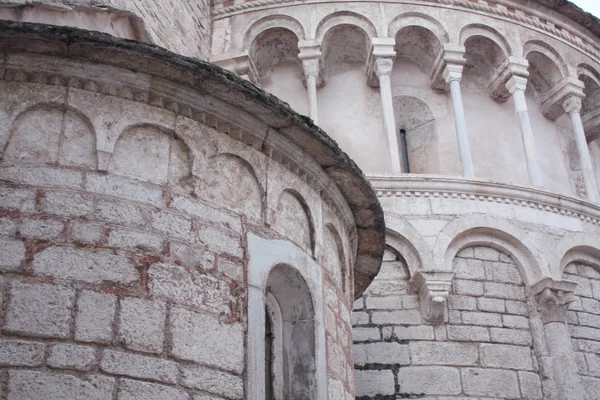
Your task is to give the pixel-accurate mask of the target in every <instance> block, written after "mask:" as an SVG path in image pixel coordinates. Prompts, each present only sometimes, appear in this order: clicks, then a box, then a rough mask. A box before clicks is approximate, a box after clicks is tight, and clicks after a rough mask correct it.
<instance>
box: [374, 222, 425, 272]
mask: <svg viewBox="0 0 600 400" xmlns="http://www.w3.org/2000/svg"><path fill="white" fill-rule="evenodd" d="M413 233H414V232H413ZM417 235H418V233H417ZM412 236H413V237H414V235H412ZM421 240H422V239H421ZM385 243H386V245H387V246H389V247H392V248H393V249H395V250H396V251H397V252H398V254H399V255H400V256H401V257H402V258H403V259H404V261H405V262H406V266H407V268H408V270H409V273H410V276H411V277H412V276H414V275H415V274H416V273H417V272H418V271H420V270H422V269H424V267H423V266H424V265H425V264H424V261H425V262H427V261H428V259H429V257H427V250H426V248H425V246H426V245H425V242H424V241H423V242H421V243H420V240H419V239H417V240H416V243H415V240H414V239H413V240H409V239H408V238H407V237H406V236H405V235H403V234H401V233H399V232H397V231H394V230H392V229H386V232H385ZM417 246H418V247H419V248H417Z"/></svg>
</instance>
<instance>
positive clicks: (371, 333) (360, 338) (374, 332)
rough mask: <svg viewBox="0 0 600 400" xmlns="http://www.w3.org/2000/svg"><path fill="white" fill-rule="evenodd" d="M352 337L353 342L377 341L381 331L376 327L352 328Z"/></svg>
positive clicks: (379, 338)
mask: <svg viewBox="0 0 600 400" xmlns="http://www.w3.org/2000/svg"><path fill="white" fill-rule="evenodd" d="M352 339H353V340H354V341H355V342H371V341H379V340H381V333H380V332H379V329H378V328H354V329H352Z"/></svg>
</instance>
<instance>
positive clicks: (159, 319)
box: [117, 297, 166, 354]
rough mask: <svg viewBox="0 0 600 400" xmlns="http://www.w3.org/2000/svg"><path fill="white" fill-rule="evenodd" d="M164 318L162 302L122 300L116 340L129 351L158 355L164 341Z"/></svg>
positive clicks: (164, 307)
mask: <svg viewBox="0 0 600 400" xmlns="http://www.w3.org/2000/svg"><path fill="white" fill-rule="evenodd" d="M165 316H166V306H165V304H164V303H163V302H159V301H154V300H143V299H138V298H135V297H125V298H122V299H121V309H120V312H119V326H118V332H117V340H118V341H119V343H120V344H122V345H123V346H124V347H126V348H128V349H131V350H137V351H144V352H149V353H156V354H160V353H162V351H163V344H164V341H165V332H164V330H165Z"/></svg>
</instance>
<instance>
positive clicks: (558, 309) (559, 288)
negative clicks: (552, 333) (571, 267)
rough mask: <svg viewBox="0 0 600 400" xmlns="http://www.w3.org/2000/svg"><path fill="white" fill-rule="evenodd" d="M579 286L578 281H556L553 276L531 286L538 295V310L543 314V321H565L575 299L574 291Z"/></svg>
mask: <svg viewBox="0 0 600 400" xmlns="http://www.w3.org/2000/svg"><path fill="white" fill-rule="evenodd" d="M576 287H577V282H572V281H566V280H563V281H555V280H554V279H552V278H544V279H542V280H541V281H540V282H538V283H537V284H535V285H533V287H532V288H531V290H532V292H533V293H534V294H535V295H537V300H538V311H539V312H540V314H541V316H542V321H543V322H544V323H545V324H547V323H549V322H565V314H566V313H567V309H568V308H569V304H571V303H572V302H573V301H575V296H574V295H573V292H574V291H575V288H576Z"/></svg>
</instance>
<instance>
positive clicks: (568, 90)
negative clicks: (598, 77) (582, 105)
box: [542, 77, 585, 121]
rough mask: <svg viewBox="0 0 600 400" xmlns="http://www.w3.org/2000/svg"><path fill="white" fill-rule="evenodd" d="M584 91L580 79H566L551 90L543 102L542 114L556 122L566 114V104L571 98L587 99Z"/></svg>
mask: <svg viewBox="0 0 600 400" xmlns="http://www.w3.org/2000/svg"><path fill="white" fill-rule="evenodd" d="M583 89H584V85H583V82H581V81H580V80H579V79H577V78H572V77H566V78H564V79H563V80H562V81H560V82H559V83H558V84H557V85H556V86H555V87H553V88H552V89H550V91H549V92H550V93H548V95H547V96H546V98H545V99H544V100H543V101H542V112H543V113H544V115H545V116H546V118H548V119H550V120H552V121H555V120H556V119H558V118H559V117H560V116H561V115H563V114H564V113H565V111H566V109H565V102H566V101H567V100H568V99H569V98H572V99H575V98H578V99H579V100H581V99H583V98H584V97H585V94H584V93H583ZM575 101H576V100H575Z"/></svg>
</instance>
